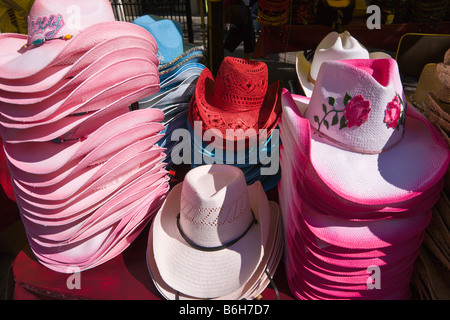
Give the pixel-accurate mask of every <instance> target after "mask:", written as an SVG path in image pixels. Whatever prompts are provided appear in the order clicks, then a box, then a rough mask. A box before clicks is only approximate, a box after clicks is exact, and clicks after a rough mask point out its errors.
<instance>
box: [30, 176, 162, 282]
mask: <svg viewBox="0 0 450 320" xmlns="http://www.w3.org/2000/svg"><path fill="white" fill-rule="evenodd" d="M167 191H168V184H166V186H165V188H162V189H161V190H160V191H159V192H158V194H157V195H155V196H153V195H152V196H151V197H148V198H149V199H146V201H143V202H142V203H141V205H139V206H138V207H137V208H135V209H134V210H133V211H131V212H129V213H128V217H127V219H122V220H120V221H118V222H116V223H115V224H114V225H112V226H110V227H109V228H105V229H104V230H99V231H98V232H97V233H96V234H95V235H92V236H91V237H88V238H87V239H84V240H82V241H80V242H79V243H74V244H69V245H67V246H62V247H61V248H58V247H57V248H46V247H45V246H39V245H38V244H37V243H35V242H33V241H32V239H30V247H31V249H32V251H33V253H34V254H35V256H36V257H37V259H38V260H39V262H40V263H41V264H43V265H45V266H46V267H48V268H49V269H51V270H55V271H58V272H62V273H73V266H77V270H78V271H84V270H88V269H91V268H94V267H96V266H98V265H100V264H102V263H104V262H106V261H108V260H110V259H112V258H113V257H115V256H117V255H118V254H120V253H121V252H122V251H123V250H125V249H126V248H127V247H128V246H129V245H130V244H131V243H132V242H133V240H134V239H135V238H136V237H137V236H138V235H139V234H140V232H141V231H142V230H143V229H144V228H145V226H146V225H147V223H148V222H149V221H150V219H151V218H152V217H153V216H154V213H155V210H156V209H157V208H158V207H159V206H160V202H161V199H164V197H165V194H166V193H167Z"/></svg>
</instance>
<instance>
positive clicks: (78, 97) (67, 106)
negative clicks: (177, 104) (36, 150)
mask: <svg viewBox="0 0 450 320" xmlns="http://www.w3.org/2000/svg"><path fill="white" fill-rule="evenodd" d="M125 66H126V67H125ZM145 74H149V75H154V76H153V80H146V81H148V83H151V84H153V85H154V87H155V92H156V91H157V90H159V77H158V71H157V67H156V66H155V65H154V64H153V63H152V62H150V61H149V60H148V59H147V58H146V57H145V55H143V56H140V57H139V58H136V59H132V60H120V61H117V63H116V64H115V65H112V66H111V67H106V68H103V69H100V70H97V71H96V72H95V73H94V74H93V75H91V76H90V77H89V78H88V79H86V81H84V82H82V83H80V85H79V86H77V87H75V88H73V90H69V91H63V92H60V93H59V94H56V95H54V96H50V97H49V99H44V100H42V101H39V102H36V103H31V104H29V105H28V104H26V101H17V102H15V103H12V104H11V103H2V104H1V107H0V110H1V112H2V115H3V116H4V117H5V118H4V119H2V124H3V126H6V127H8V128H28V127H33V126H37V125H42V124H47V123H52V122H55V121H56V120H59V119H61V118H63V117H64V116H66V115H69V114H71V113H80V112H86V111H93V110H98V109H100V108H101V106H99V105H98V103H97V104H94V103H92V100H94V101H96V100H97V101H98V100H99V99H102V100H101V101H105V100H104V99H106V98H108V99H110V101H113V100H114V99H118V98H119V97H120V96H119V93H118V92H123V91H125V90H127V89H128V90H130V89H131V88H133V86H132V84H133V82H132V81H133V79H136V78H137V77H138V76H142V75H145ZM156 79H158V80H156ZM140 85H141V87H142V86H143V85H142V84H140ZM95 99H96V100H95ZM106 101H108V100H106ZM8 119H11V120H13V121H8ZM15 122H16V123H15ZM17 122H18V123H17ZM24 122H26V123H24ZM30 123H31V124H30Z"/></svg>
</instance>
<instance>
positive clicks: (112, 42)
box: [0, 30, 157, 94]
mask: <svg viewBox="0 0 450 320" xmlns="http://www.w3.org/2000/svg"><path fill="white" fill-rule="evenodd" d="M134 31H136V32H134ZM134 31H133V33H132V35H130V34H126V35H120V36H119V37H113V38H111V37H110V39H107V40H104V41H102V42H100V43H98V44H96V45H95V46H94V47H92V48H90V49H88V51H86V52H85V53H84V54H83V55H82V56H81V57H79V58H78V56H77V57H75V59H76V61H72V60H73V59H66V60H65V61H62V62H60V63H56V64H55V66H52V67H47V68H45V69H44V70H42V71H40V72H39V73H37V74H35V75H33V76H30V77H28V78H23V79H1V78H0V90H2V91H6V92H15V93H18V94H22V93H38V92H39V93H40V92H43V91H51V90H53V91H54V90H55V89H56V88H59V87H60V86H61V85H62V84H65V83H67V82H69V81H70V79H71V78H73V77H75V76H76V75H77V74H78V73H80V72H81V71H82V70H84V69H85V68H87V67H89V66H90V65H92V64H93V63H95V62H97V61H102V63H105V62H109V61H110V59H111V58H112V56H111V54H112V53H114V52H115V51H118V52H119V54H121V55H122V58H126V53H127V51H128V50H129V49H131V50H135V49H136V48H137V49H139V48H145V49H147V50H149V51H151V52H152V54H150V55H149V56H148V58H149V59H151V60H152V61H154V59H155V52H157V48H156V44H155V42H154V39H153V38H151V37H148V35H147V34H145V33H143V34H140V33H139V32H137V31H140V30H134Z"/></svg>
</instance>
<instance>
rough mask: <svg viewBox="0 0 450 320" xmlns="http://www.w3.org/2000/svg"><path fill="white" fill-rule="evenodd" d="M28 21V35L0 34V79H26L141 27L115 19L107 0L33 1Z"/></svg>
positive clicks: (137, 32) (136, 30) (130, 33)
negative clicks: (0, 49)
mask: <svg viewBox="0 0 450 320" xmlns="http://www.w3.org/2000/svg"><path fill="white" fill-rule="evenodd" d="M28 21H29V22H28V35H19V34H2V35H0V45H1V47H2V48H3V50H2V54H1V55H0V78H4V79H21V78H27V77H30V76H33V75H35V74H37V73H39V72H41V71H42V70H43V69H45V68H47V67H51V66H54V65H56V64H59V63H61V62H63V61H67V59H72V62H73V61H74V59H77V58H79V57H80V56H82V55H83V54H84V53H85V52H86V51H88V50H89V49H91V48H92V47H94V46H95V45H96V44H98V43H101V42H103V41H105V40H107V39H110V38H115V37H118V36H120V35H125V34H129V35H133V34H142V30H139V29H141V28H140V27H138V26H136V25H133V24H132V23H127V22H117V21H115V19H114V13H113V10H112V7H111V4H110V2H109V1H107V0H101V1H89V0H81V1H77V3H76V4H74V3H73V2H72V1H68V0H64V1H56V0H52V1H47V0H46V1H44V0H37V1H35V2H34V4H33V6H32V8H31V10H30V14H29V16H28ZM144 31H145V30H144ZM148 37H151V35H150V36H148ZM24 45H27V46H28V48H25V47H24ZM69 64H70V63H69Z"/></svg>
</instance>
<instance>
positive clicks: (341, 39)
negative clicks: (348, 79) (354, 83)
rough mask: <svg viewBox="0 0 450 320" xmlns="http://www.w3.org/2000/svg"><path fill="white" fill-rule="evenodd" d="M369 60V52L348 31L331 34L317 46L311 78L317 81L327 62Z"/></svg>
mask: <svg viewBox="0 0 450 320" xmlns="http://www.w3.org/2000/svg"><path fill="white" fill-rule="evenodd" d="M344 59H369V51H367V49H366V48H364V47H363V46H362V45H361V44H360V43H359V41H358V40H356V39H355V38H354V37H352V36H351V35H350V33H349V32H348V31H344V32H342V33H337V32H335V31H333V32H330V33H329V34H328V35H327V36H326V37H325V38H323V39H322V41H321V42H320V43H319V45H318V46H317V48H316V50H315V52H314V58H313V61H312V63H311V71H310V76H311V78H312V79H314V80H316V79H317V75H318V73H319V69H320V66H321V65H322V63H323V62H324V61H327V60H344Z"/></svg>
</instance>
